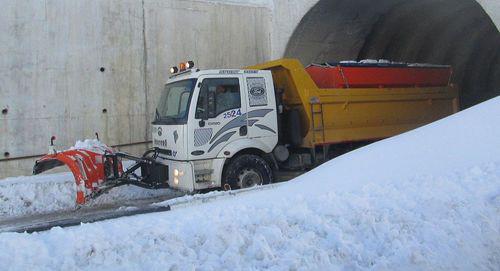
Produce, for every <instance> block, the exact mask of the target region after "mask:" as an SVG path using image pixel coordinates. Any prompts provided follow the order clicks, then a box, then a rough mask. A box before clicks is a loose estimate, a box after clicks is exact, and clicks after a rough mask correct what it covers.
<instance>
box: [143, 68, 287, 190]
mask: <svg viewBox="0 0 500 271" xmlns="http://www.w3.org/2000/svg"><path fill="white" fill-rule="evenodd" d="M188 65H189V63H188ZM172 71H173V72H176V69H174V68H173V69H172ZM276 111H277V106H276V98H275V92H274V87H273V79H272V75H271V72H270V71H266V70H233V69H222V70H198V69H193V68H191V69H185V70H181V72H178V73H176V74H174V75H173V76H172V77H170V79H169V80H168V81H167V83H166V84H165V87H164V89H163V90H162V93H161V97H160V99H159V102H158V106H157V107H156V110H155V119H154V121H153V129H152V138H153V147H155V148H158V150H159V156H158V161H159V162H161V163H162V164H164V165H166V166H167V167H168V184H169V186H170V187H172V188H175V189H179V190H184V191H190V192H191V191H196V190H201V189H207V188H216V187H224V188H225V189H234V188H243V187H249V186H253V185H259V184H266V183H269V182H271V180H272V178H273V177H272V170H271V165H270V164H271V162H269V161H266V159H265V155H266V154H269V153H271V152H272V151H273V149H274V148H275V146H276V145H277V143H278V124H277V123H278V122H277V112H276Z"/></svg>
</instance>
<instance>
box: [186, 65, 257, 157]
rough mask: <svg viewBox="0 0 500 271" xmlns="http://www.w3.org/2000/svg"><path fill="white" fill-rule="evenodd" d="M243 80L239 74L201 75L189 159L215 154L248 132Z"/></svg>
mask: <svg viewBox="0 0 500 271" xmlns="http://www.w3.org/2000/svg"><path fill="white" fill-rule="evenodd" d="M242 81H243V77H242V76H241V75H239V74H231V75H219V76H217V77H210V76H204V77H200V79H199V80H198V86H197V87H198V90H199V91H198V96H197V97H196V98H195V99H194V100H193V103H194V104H196V107H195V112H194V114H195V116H194V119H195V121H193V122H190V128H189V131H190V132H191V133H190V135H189V143H188V145H189V148H188V149H189V154H190V159H193V160H198V159H209V158H215V157H216V156H217V155H218V154H219V152H220V151H221V149H222V148H224V146H226V145H228V144H230V143H231V142H233V141H235V140H238V139H241V138H246V137H247V136H248V127H247V117H246V112H247V107H246V103H245V101H246V92H245V91H242V90H243V86H244V84H243V82H242ZM193 98H194V97H193Z"/></svg>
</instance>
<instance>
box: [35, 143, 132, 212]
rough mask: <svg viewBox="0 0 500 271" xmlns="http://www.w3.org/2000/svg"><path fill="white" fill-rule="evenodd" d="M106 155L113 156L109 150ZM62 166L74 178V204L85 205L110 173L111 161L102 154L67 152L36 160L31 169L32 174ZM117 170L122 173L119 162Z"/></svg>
mask: <svg viewBox="0 0 500 271" xmlns="http://www.w3.org/2000/svg"><path fill="white" fill-rule="evenodd" d="M108 152H109V153H108ZM106 154H113V152H112V151H111V149H109V150H108V151H107V152H106ZM115 163H116V162H115ZM62 165H66V166H67V167H68V168H69V169H70V170H71V172H72V173H73V176H74V177H75V182H76V203H77V204H85V203H86V201H87V199H88V198H89V197H90V196H91V195H92V194H94V193H97V192H99V190H100V188H101V186H102V184H103V183H104V181H105V180H106V179H107V177H108V176H109V175H110V174H111V173H112V172H111V171H112V168H113V160H112V159H106V157H105V155H104V154H101V153H97V152H94V151H90V150H84V149H75V150H68V151H63V152H58V153H55V154H47V155H45V156H43V157H42V158H41V159H39V160H37V161H36V163H35V166H34V167H33V174H39V173H41V172H44V171H46V170H49V169H52V168H54V167H58V166H62ZM117 168H118V170H119V172H120V173H121V172H122V171H123V170H122V165H121V162H119V161H118V164H117Z"/></svg>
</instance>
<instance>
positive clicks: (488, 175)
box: [0, 97, 500, 270]
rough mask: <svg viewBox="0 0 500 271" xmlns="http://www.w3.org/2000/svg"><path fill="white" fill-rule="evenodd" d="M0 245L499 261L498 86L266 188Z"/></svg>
mask: <svg viewBox="0 0 500 271" xmlns="http://www.w3.org/2000/svg"><path fill="white" fill-rule="evenodd" d="M0 248H1V250H0V262H1V263H2V269H6V270H20V269H21V270H23V269H42V270H52V269H65V270H66V269H71V270H74V269H85V270H90V269H92V270H105V269H106V270H137V269H142V270H220V269H226V270H256V269H272V270H359V269H371V270H386V269H392V270H455V269H458V270H499V266H500V98H498V97H497V98H495V99H493V100H490V101H487V102H485V103H483V104H481V105H479V106H476V107H473V108H470V109H468V110H465V111H462V112H460V113H458V114H456V115H453V116H450V117H448V118H446V119H444V120H441V121H438V122H436V123H433V124H430V125H427V126H425V127H422V128H420V129H417V130H414V131H411V132H408V133H405V134H403V135H400V136H397V137H393V138H390V139H387V140H383V141H380V142H378V143H375V144H372V145H369V146H367V147H364V148H362V149H358V150H356V151H353V152H351V153H348V154H346V155H343V156H341V157H338V158H337V159H335V160H332V161H330V162H328V163H325V164H323V165H322V166H320V167H318V168H317V169H315V170H313V171H311V172H309V173H307V174H304V175H302V176H300V177H298V178H296V179H294V180H292V181H290V182H288V183H285V184H283V185H279V186H277V187H275V188H273V189H266V190H262V191H255V192H248V193H244V194H241V195H239V196H237V197H227V198H224V197H222V198H220V199H218V200H215V201H212V202H208V203H205V204H201V205H196V206H186V207H184V208H178V209H174V210H172V211H170V212H165V213H154V214H146V215H138V216H134V217H127V218H119V219H115V220H110V221H103V222H98V223H93V224H84V225H81V226H79V227H71V228H64V229H61V228H55V229H52V230H50V231H47V232H42V233H35V234H20V233H2V234H0Z"/></svg>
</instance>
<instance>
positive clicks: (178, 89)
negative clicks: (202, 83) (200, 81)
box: [153, 79, 196, 124]
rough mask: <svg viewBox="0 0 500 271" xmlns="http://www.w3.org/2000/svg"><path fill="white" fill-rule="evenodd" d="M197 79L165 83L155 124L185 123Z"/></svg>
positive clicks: (156, 111) (156, 112)
mask: <svg viewBox="0 0 500 271" xmlns="http://www.w3.org/2000/svg"><path fill="white" fill-rule="evenodd" d="M195 84H196V79H187V80H182V81H178V82H174V83H170V84H166V85H165V89H164V90H163V91H162V93H161V96H160V100H159V102H158V106H157V107H156V110H155V120H154V122H153V124H184V123H186V121H187V114H188V111H189V103H190V101H191V94H192V92H193V89H194V86H195Z"/></svg>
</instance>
